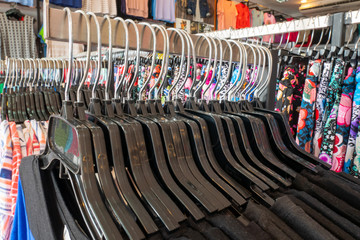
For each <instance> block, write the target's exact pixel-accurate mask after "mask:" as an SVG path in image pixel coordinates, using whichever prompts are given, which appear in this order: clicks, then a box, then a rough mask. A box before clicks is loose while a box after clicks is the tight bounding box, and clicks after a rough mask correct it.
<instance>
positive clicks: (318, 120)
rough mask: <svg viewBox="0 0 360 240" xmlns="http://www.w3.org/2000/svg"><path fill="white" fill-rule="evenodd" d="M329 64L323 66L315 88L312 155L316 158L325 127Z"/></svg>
mask: <svg viewBox="0 0 360 240" xmlns="http://www.w3.org/2000/svg"><path fill="white" fill-rule="evenodd" d="M330 71H331V62H325V63H324V64H323V69H322V74H321V78H320V83H319V84H318V86H317V96H316V103H315V130H314V138H313V154H314V155H315V156H316V157H318V156H319V154H320V148H321V144H322V140H323V130H324V125H325V120H324V112H325V106H326V95H327V90H328V87H329V82H330Z"/></svg>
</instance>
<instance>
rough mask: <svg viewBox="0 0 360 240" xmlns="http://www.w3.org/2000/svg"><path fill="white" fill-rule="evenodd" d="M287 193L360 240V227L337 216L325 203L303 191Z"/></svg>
mask: <svg viewBox="0 0 360 240" xmlns="http://www.w3.org/2000/svg"><path fill="white" fill-rule="evenodd" d="M287 193H288V194H291V195H294V196H295V197H296V198H298V199H300V200H301V201H303V202H304V203H306V204H307V205H308V206H309V207H311V208H313V209H314V210H316V211H318V212H319V213H321V214H322V215H323V216H325V217H326V218H328V219H329V220H330V221H332V222H333V223H335V224H336V225H338V226H339V227H340V228H342V229H343V230H344V231H346V232H347V233H349V234H350V235H351V236H353V237H354V238H355V239H360V227H358V226H357V225H355V224H354V223H352V222H351V221H349V220H348V219H346V218H344V217H343V216H341V215H339V214H337V213H336V212H334V211H333V210H331V209H330V208H328V207H327V206H325V205H324V204H323V203H321V202H320V201H319V200H317V199H315V198H314V197H312V196H310V195H309V194H307V193H306V192H302V191H296V190H289V191H288V192H287Z"/></svg>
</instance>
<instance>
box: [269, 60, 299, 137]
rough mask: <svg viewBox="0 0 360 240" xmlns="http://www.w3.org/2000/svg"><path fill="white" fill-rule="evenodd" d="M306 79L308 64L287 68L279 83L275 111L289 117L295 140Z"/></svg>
mask: <svg viewBox="0 0 360 240" xmlns="http://www.w3.org/2000/svg"><path fill="white" fill-rule="evenodd" d="M305 78H306V64H305V63H302V62H301V63H298V64H296V65H292V66H286V67H285V70H284V74H283V78H282V79H281V81H280V83H279V90H278V94H277V96H276V100H277V101H276V107H275V111H278V112H283V113H285V114H287V115H288V118H289V125H290V130H291V133H292V135H293V137H294V138H295V136H296V130H297V124H298V119H299V112H300V105H301V98H302V93H303V89H304V83H305Z"/></svg>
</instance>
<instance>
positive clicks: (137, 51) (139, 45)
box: [125, 19, 141, 99]
mask: <svg viewBox="0 0 360 240" xmlns="http://www.w3.org/2000/svg"><path fill="white" fill-rule="evenodd" d="M125 22H126V23H127V24H131V25H132V26H133V27H134V30H135V36H136V63H135V73H134V76H133V78H132V81H131V83H130V85H129V88H128V92H127V98H128V99H130V96H131V91H132V89H133V87H134V84H135V81H136V79H137V75H138V73H139V66H140V48H141V42H140V34H139V29H138V27H137V26H136V23H135V22H134V21H133V20H131V19H126V20H125ZM126 64H127V63H126ZM125 70H126V69H125Z"/></svg>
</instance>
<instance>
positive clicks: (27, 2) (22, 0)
mask: <svg viewBox="0 0 360 240" xmlns="http://www.w3.org/2000/svg"><path fill="white" fill-rule="evenodd" d="M4 1H5V2H10V3H18V4H21V5H24V6H29V7H34V0H4Z"/></svg>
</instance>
